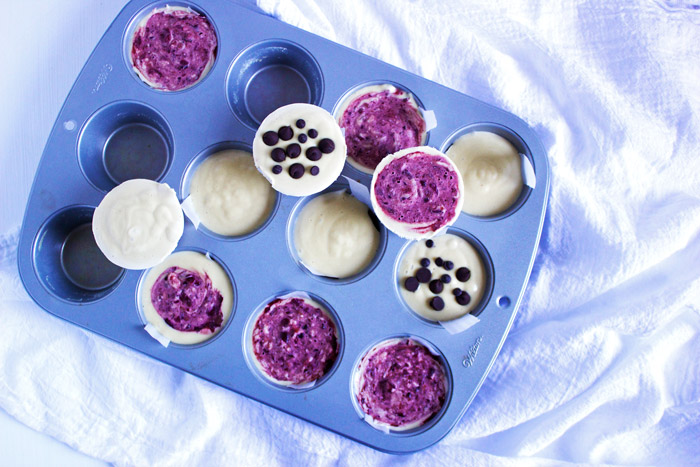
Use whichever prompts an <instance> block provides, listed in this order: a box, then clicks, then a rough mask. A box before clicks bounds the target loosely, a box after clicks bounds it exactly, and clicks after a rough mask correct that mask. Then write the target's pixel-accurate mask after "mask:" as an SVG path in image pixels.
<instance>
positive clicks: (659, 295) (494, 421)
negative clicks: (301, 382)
mask: <svg viewBox="0 0 700 467" xmlns="http://www.w3.org/2000/svg"><path fill="white" fill-rule="evenodd" d="M258 3H259V6H260V7H261V8H262V9H263V10H264V11H266V12H268V13H270V14H273V15H275V16H277V17H279V18H280V19H282V20H283V21H286V22H288V23H291V24H294V25H297V26H300V27H302V28H304V29H307V30H309V31H311V32H314V33H316V34H319V35H321V36H324V37H326V38H329V39H331V40H334V41H336V42H339V43H341V44H344V45H347V46H349V47H352V48H354V49H356V50H359V51H361V52H364V53H367V54H369V55H372V56H375V57H377V58H379V59H381V60H384V61H387V62H389V63H392V64H394V65H397V66H400V67H402V68H405V69H407V70H409V71H411V72H414V73H417V74H419V75H422V76H424V77H426V78H428V79H431V80H434V81H436V82H439V83H441V84H445V85H447V86H449V87H451V88H454V89H457V90H459V91H462V92H464V93H466V94H469V95H471V96H473V97H476V98H478V99H481V100H483V101H486V102H488V103H491V104H494V105H496V106H498V107H501V108H504V109H506V110H508V111H510V112H513V113H514V114H516V115H518V116H520V117H522V118H524V119H525V120H526V121H527V122H528V123H529V124H530V125H532V126H533V127H534V128H535V130H536V131H537V133H538V134H539V136H540V138H541V139H542V141H543V143H544V145H545V147H546V148H547V150H548V153H549V159H550V164H551V172H552V188H551V195H550V203H549V208H548V213H547V217H546V220H545V227H544V232H543V237H542V242H541V244H540V250H539V253H538V255H537V259H536V262H535V266H534V270H533V274H532V277H531V280H530V284H529V286H528V289H527V291H526V294H525V298H524V301H523V304H522V306H521V308H520V310H519V313H518V315H517V317H516V321H515V323H514V326H513V328H512V330H511V332H510V335H509V337H508V339H507V340H506V343H505V345H504V347H503V350H502V352H501V354H500V356H499V358H498V359H497V360H496V363H495V365H494V367H493V369H492V371H491V373H490V374H489V376H488V378H487V380H486V382H485V383H484V386H483V387H482V389H481V391H480V392H479V393H478V395H477V397H476V398H475V400H474V402H473V404H472V405H471V407H470V408H469V410H468V411H467V413H466V415H465V417H464V418H463V419H462V420H461V421H460V422H459V423H458V425H457V426H456V427H455V429H454V430H453V431H452V432H451V433H450V434H449V435H448V436H447V437H446V438H445V439H444V440H443V441H441V442H440V443H438V444H437V445H436V446H434V447H432V448H429V449H427V450H425V451H423V452H420V453H417V454H414V455H410V456H402V457H395V456H390V455H387V454H382V453H379V452H376V451H373V450H371V449H369V448H366V447H364V446H361V445H359V444H356V443H354V442H352V441H349V440H346V439H345V438H342V437H340V436H337V435H334V434H332V433H329V432H326V431H325V430H322V429H320V428H317V427H315V426H312V425H310V424H308V423H305V422H302V421H299V420H297V419H295V418H293V417H290V416H287V415H284V414H282V413H280V412H278V411H276V410H274V409H270V408H268V407H265V406H263V405H261V404H258V403H255V402H252V401H250V400H247V399H246V398H244V397H241V396H238V395H236V394H233V393H231V392H228V391H225V390H223V389H221V388H218V387H216V386H213V385H211V384H208V383H206V382H203V381H200V380H199V379H197V378H195V377H192V376H189V375H186V374H183V373H181V372H179V371H177V370H173V369H171V368H169V367H167V366H165V365H162V364H160V363H157V362H155V361H152V360H150V359H149V358H146V357H143V356H141V355H140V354H137V353H135V352H132V351H129V350H126V349H124V348H122V347H121V346H119V345H117V344H114V343H111V342H109V341H107V340H105V339H102V338H99V337H97V336H94V335H92V334H90V333H87V332H84V331H81V330H79V329H77V328H75V327H73V326H70V325H68V324H65V323H63V322H62V321H60V320H58V319H56V318H53V317H51V316H49V315H48V314H46V313H44V312H43V311H42V310H40V309H39V308H38V307H37V306H36V305H35V304H34V303H33V302H31V300H30V299H29V298H28V297H27V295H26V293H25V292H24V290H23V289H22V287H21V285H20V283H19V280H18V277H17V272H16V254H15V246H16V242H17V235H18V233H17V232H18V230H17V229H18V226H19V224H20V222H21V216H22V212H23V209H24V204H25V202H26V199H27V196H28V193H29V188H30V186H31V180H32V178H33V172H34V170H35V168H36V166H37V164H38V161H39V157H40V155H41V150H42V148H43V144H44V143H45V141H46V138H47V137H48V134H49V131H50V128H51V125H52V123H53V119H54V118H55V116H56V115H57V114H58V110H59V109H60V105H61V103H62V101H63V99H64V98H65V96H66V95H67V93H68V90H69V89H70V85H71V84H72V82H73V80H74V79H75V77H76V76H77V74H78V72H79V70H80V67H81V66H82V64H83V63H84V62H85V60H86V59H87V57H88V55H89V53H90V51H91V50H92V48H93V47H94V46H95V45H96V44H97V41H98V40H99V37H100V36H101V34H102V32H103V31H104V30H105V29H106V27H107V26H108V25H109V23H110V22H111V21H112V19H113V18H114V17H115V16H116V14H117V13H118V11H119V9H120V8H121V6H122V5H123V2H81V1H79V0H74V1H65V2H40V1H37V0H34V1H27V2H23V3H22V4H21V5H19V4H11V5H10V6H7V7H6V14H5V15H4V16H3V18H2V21H3V24H2V26H3V30H4V31H8V30H9V31H16V32H17V34H15V35H10V37H12V40H10V45H9V46H6V48H5V50H4V51H3V56H5V55H6V56H7V59H6V60H7V63H6V64H7V66H6V67H5V71H4V72H3V73H1V74H0V76H1V77H0V84H2V86H0V88H2V90H1V91H0V92H2V94H0V95H1V96H2V103H3V105H2V111H1V112H0V115H1V116H2V120H1V121H0V144H1V145H2V146H1V147H2V152H1V153H0V177H2V183H0V197H1V198H0V199H1V200H2V203H1V211H0V310H1V312H0V313H1V314H0V316H1V317H2V321H1V322H2V326H0V407H2V408H3V409H4V410H6V411H7V412H8V413H10V414H11V415H13V416H14V417H16V418H17V419H18V420H20V421H22V422H23V423H25V424H27V425H28V426H30V427H32V428H35V429H37V430H40V431H43V432H45V433H47V434H49V435H51V436H53V437H55V438H57V439H59V440H62V441H64V442H66V443H68V444H69V445H71V446H73V447H74V448H76V449H78V450H80V451H82V452H84V453H87V454H89V455H91V456H94V457H97V458H100V459H104V460H106V461H108V462H112V463H114V464H117V465H184V464H187V465H203V464H213V465H217V464H234V463H240V464H267V465H288V464H290V463H292V462H293V463H297V464H300V465H306V464H310V465H331V464H341V465H364V464H384V463H393V462H398V463H402V464H403V463H405V464H411V465H414V464H415V465H428V464H443V463H444V464H452V465H457V464H459V465H471V464H478V465H484V464H491V465H510V464H513V465H515V464H517V465H561V464H564V463H567V462H572V463H591V464H602V463H605V464H620V465H623V464H624V465H700V442H699V440H700V363H698V356H699V355H700V307H699V305H698V303H699V302H700V278H699V276H700V157H699V156H698V148H700V87H699V86H698V78H699V77H700V58H699V56H698V52H697V50H698V49H697V45H696V44H697V43H700V7H699V6H694V5H697V2H695V3H693V2H690V1H667V2H662V1H652V0H647V1H644V0H636V1H633V2H630V1H621V0H613V1H604V0H596V1H587V2H583V1H579V2H570V1H567V0H553V1H549V2H545V1H541V2H507V1H504V0H500V1H499V0H496V1H492V2H488V3H487V4H486V2H476V1H473V2H472V1H460V0H424V1H421V0H414V1H405V2H375V1H372V0H355V1H353V2H344V1H341V0H337V1H322V0H318V1H316V2H314V1H311V0H279V1H278V0H260V1H259V2H258ZM30 11H31V12H32V14H29V12H30ZM5 23H7V24H5ZM20 31H22V32H23V33H22V34H20V33H19V32H20ZM8 47H9V48H8ZM8 70H16V71H17V72H8Z"/></svg>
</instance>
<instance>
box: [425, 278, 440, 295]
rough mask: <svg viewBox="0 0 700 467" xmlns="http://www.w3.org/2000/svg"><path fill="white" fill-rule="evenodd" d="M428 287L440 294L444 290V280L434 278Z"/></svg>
mask: <svg viewBox="0 0 700 467" xmlns="http://www.w3.org/2000/svg"><path fill="white" fill-rule="evenodd" d="M428 288H429V289H430V291H431V292H432V293H434V294H439V293H440V292H442V282H441V281H440V280H438V279H433V280H432V281H430V284H429V285H428Z"/></svg>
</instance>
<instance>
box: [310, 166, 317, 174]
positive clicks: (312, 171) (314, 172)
mask: <svg viewBox="0 0 700 467" xmlns="http://www.w3.org/2000/svg"><path fill="white" fill-rule="evenodd" d="M309 172H311V175H318V172H319V168H318V167H316V166H315V165H314V166H312V167H311V169H310V170H309Z"/></svg>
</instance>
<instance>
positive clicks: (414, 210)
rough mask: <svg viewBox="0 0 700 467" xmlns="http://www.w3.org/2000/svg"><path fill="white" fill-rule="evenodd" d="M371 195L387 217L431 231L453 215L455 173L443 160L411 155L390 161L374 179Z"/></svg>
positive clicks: (457, 188)
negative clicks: (372, 193) (372, 194)
mask: <svg viewBox="0 0 700 467" xmlns="http://www.w3.org/2000/svg"><path fill="white" fill-rule="evenodd" d="M374 196H375V198H376V199H377V203H378V204H379V206H380V207H381V209H382V211H384V213H385V214H386V215H387V216H389V217H390V218H392V219H394V220H396V221H398V222H404V223H407V224H420V227H418V226H417V227H415V228H414V230H415V231H416V232H419V233H425V232H435V231H436V230H439V229H441V228H442V227H443V226H445V225H446V224H448V223H449V222H450V221H451V220H452V219H453V218H454V217H455V216H456V215H457V212H456V211H457V205H458V201H459V197H460V192H459V174H457V172H456V171H455V170H454V168H453V167H452V166H451V165H450V163H449V162H447V161H446V160H445V158H444V157H442V156H438V155H434V154H426V153H424V152H413V153H410V154H406V155H405V156H403V157H399V158H397V159H394V160H393V161H391V162H390V163H389V164H387V165H386V166H385V167H384V168H383V169H382V171H381V173H379V175H378V176H377V180H376V182H375V185H374Z"/></svg>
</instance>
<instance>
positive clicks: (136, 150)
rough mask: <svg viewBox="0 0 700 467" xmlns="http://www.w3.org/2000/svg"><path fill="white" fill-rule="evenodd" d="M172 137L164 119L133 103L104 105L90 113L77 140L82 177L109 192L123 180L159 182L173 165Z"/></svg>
mask: <svg viewBox="0 0 700 467" xmlns="http://www.w3.org/2000/svg"><path fill="white" fill-rule="evenodd" d="M172 154H173V136H172V131H171V130H170V126H169V125H168V123H167V122H166V120H165V118H164V117H163V116H162V115H161V114H160V113H159V112H158V111H157V110H155V109H154V108H153V107H150V106H148V105H146V104H143V103H140V102H135V101H118V102H113V103H111V104H107V105H106V106H104V107H102V108H101V109H99V110H97V111H96V112H95V113H94V114H92V115H91V116H90V117H89V118H88V120H87V121H86V122H85V124H84V125H83V128H82V130H81V132H80V137H79V138H78V162H79V164H80V168H81V170H82V172H83V174H84V175H85V178H87V180H88V181H89V182H90V183H91V184H92V185H93V186H94V187H95V188H97V189H98V190H102V191H105V192H106V191H109V190H111V189H112V188H114V187H115V186H117V185H119V184H120V183H122V182H125V181H126V180H131V179H135V178H145V179H148V180H155V181H159V180H160V179H162V178H163V176H164V175H165V173H166V172H167V170H168V168H169V167H170V165H171V162H172Z"/></svg>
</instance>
